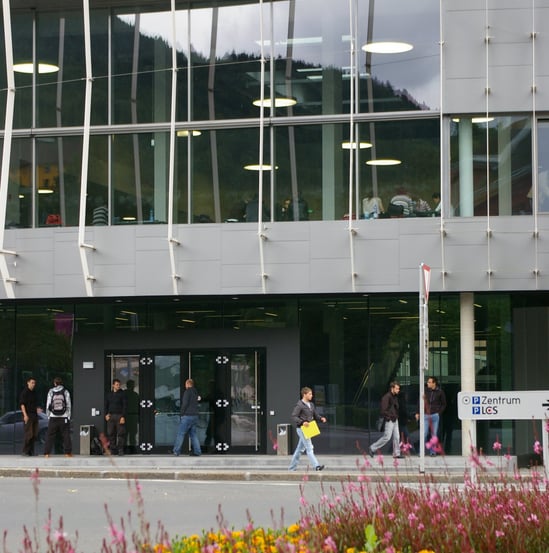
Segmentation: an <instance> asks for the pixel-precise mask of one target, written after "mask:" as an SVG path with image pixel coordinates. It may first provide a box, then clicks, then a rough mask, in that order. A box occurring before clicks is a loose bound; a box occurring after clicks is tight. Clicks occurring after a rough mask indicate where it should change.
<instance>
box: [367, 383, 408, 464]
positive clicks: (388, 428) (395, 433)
mask: <svg viewBox="0 0 549 553" xmlns="http://www.w3.org/2000/svg"><path fill="white" fill-rule="evenodd" d="M399 392H400V384H399V383H398V382H396V381H395V382H391V384H390V385H389V391H388V392H387V393H386V394H385V395H384V396H383V397H382V398H381V416H382V417H383V418H384V419H385V431H384V433H383V436H381V438H379V440H377V442H375V443H373V444H372V445H371V446H370V448H369V452H370V457H373V456H374V455H375V454H376V452H377V450H378V449H381V448H382V447H383V446H384V445H385V444H386V443H388V442H389V440H391V438H392V440H393V458H394V459H401V458H402V455H401V454H400V432H399V429H398V394H399Z"/></svg>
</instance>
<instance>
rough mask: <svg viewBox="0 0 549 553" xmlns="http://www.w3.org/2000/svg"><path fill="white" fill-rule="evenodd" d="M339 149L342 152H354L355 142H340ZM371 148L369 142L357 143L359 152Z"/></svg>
mask: <svg viewBox="0 0 549 553" xmlns="http://www.w3.org/2000/svg"><path fill="white" fill-rule="evenodd" d="M341 147H342V148H343V149H344V150H351V149H352V150H356V142H349V140H347V141H346V142H342V143H341ZM371 147H372V144H371V142H359V143H358V149H359V150H365V149H366V148H371Z"/></svg>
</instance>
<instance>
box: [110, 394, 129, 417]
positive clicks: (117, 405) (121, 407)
mask: <svg viewBox="0 0 549 553" xmlns="http://www.w3.org/2000/svg"><path fill="white" fill-rule="evenodd" d="M126 411H127V397H126V392H125V391H124V390H118V392H114V391H112V392H109V393H108V394H107V397H106V398H105V415H122V416H123V417H125V416H126Z"/></svg>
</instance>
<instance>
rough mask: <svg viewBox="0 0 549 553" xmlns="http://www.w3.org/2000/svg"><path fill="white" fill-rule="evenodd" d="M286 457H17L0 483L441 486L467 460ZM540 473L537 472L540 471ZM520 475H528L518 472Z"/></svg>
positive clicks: (1, 460)
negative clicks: (425, 482)
mask: <svg viewBox="0 0 549 553" xmlns="http://www.w3.org/2000/svg"><path fill="white" fill-rule="evenodd" d="M290 458H291V457H290V456H282V455H257V456H254V455H223V454H221V455H202V456H201V457H188V456H183V455H182V456H179V457H175V456H173V455H124V456H121V457H116V456H115V457H111V456H108V455H102V456H101V455H92V456H84V455H75V456H74V457H70V458H67V457H64V456H63V455H52V456H51V457H49V458H45V457H44V456H36V457H23V456H18V455H2V456H0V477H6V476H21V477H28V476H29V475H30V474H31V472H32V471H33V470H34V469H39V472H40V476H41V477H62V478H127V477H137V478H139V479H155V480H159V479H161V480H288V481H291V480H302V479H303V477H304V475H308V477H309V478H315V479H319V480H323V481H341V480H346V479H349V478H350V479H356V478H358V477H359V476H361V475H364V476H367V477H368V478H370V479H372V480H376V479H384V478H386V477H387V476H391V477H394V476H397V475H398V479H399V480H400V481H403V482H404V481H405V482H411V481H421V480H422V479H423V477H424V476H427V477H428V478H432V479H434V480H439V481H445V482H463V480H464V477H465V475H467V474H469V473H470V470H471V467H470V462H469V459H466V458H464V457H458V456H448V457H443V456H440V457H427V458H425V465H424V466H425V473H424V474H421V473H420V459H419V457H417V456H415V457H405V458H404V459H398V460H396V461H395V460H393V458H392V457H391V456H390V455H387V456H383V457H375V458H373V459H372V458H370V457H368V456H366V457H361V456H359V455H321V456H319V460H320V462H321V463H322V464H324V465H325V467H326V468H325V469H324V470H323V471H321V472H316V471H314V470H311V469H310V468H309V466H308V462H307V457H306V456H305V455H304V456H303V457H302V459H301V463H300V465H299V467H298V470H297V471H295V472H289V471H288V465H289V464H290ZM482 465H483V467H484V468H485V470H482V471H479V474H480V473H481V472H483V473H486V474H489V475H491V476H497V475H499V474H501V473H504V474H507V475H512V474H514V472H515V471H516V470H517V468H516V467H517V463H516V458H513V457H512V458H510V459H506V458H505V457H489V458H484V459H483V462H482ZM540 470H543V469H540ZM520 473H521V475H528V474H529V470H527V469H522V470H521V471H520Z"/></svg>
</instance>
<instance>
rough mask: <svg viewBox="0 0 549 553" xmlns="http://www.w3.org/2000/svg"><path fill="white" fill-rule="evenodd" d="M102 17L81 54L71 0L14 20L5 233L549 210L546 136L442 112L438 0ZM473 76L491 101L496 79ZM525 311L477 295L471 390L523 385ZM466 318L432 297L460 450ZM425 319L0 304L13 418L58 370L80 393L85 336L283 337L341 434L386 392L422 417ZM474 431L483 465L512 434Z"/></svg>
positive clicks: (377, 302)
mask: <svg viewBox="0 0 549 553" xmlns="http://www.w3.org/2000/svg"><path fill="white" fill-rule="evenodd" d="M46 4H47V2H46ZM101 4H102V7H101V8H96V7H94V6H93V2H92V8H91V11H90V13H89V23H90V32H89V37H87V36H85V28H86V25H85V22H86V18H85V17H84V15H88V14H83V13H82V8H81V6H79V5H78V6H77V5H74V4H73V3H70V2H67V3H66V7H65V9H61V8H58V7H55V8H53V7H48V6H42V7H39V8H37V9H34V10H26V9H23V8H18V7H16V8H13V7H12V10H13V13H12V20H11V28H12V35H13V41H12V42H13V44H12V45H5V44H4V35H3V34H1V35H0V51H2V52H4V51H5V50H6V46H8V48H9V47H12V50H13V63H14V67H13V74H11V73H8V70H9V68H8V67H7V66H6V63H9V59H8V61H6V57H5V56H0V121H4V120H5V119H6V117H7V116H9V115H10V113H9V109H8V108H9V102H8V101H7V100H8V99H9V92H10V80H9V78H8V77H11V76H13V78H14V85H15V96H14V109H13V129H14V133H13V135H12V137H11V151H10V158H9V159H3V160H2V162H3V163H4V164H8V166H9V178H7V181H8V182H7V183H2V184H3V185H4V184H5V186H6V188H4V189H3V190H6V189H7V195H6V217H5V221H0V224H3V225H4V226H5V228H6V229H33V228H43V227H77V226H80V225H82V221H84V225H86V226H121V225H141V224H158V225H164V224H170V223H174V224H181V225H192V224H208V223H215V224H225V223H226V224H230V223H256V224H257V223H259V222H264V221H265V222H266V221H268V222H272V223H278V222H288V221H338V220H348V219H350V218H368V219H370V218H380V219H383V218H400V217H407V218H415V217H431V216H432V217H439V216H440V217H442V218H457V217H460V218H465V217H475V216H477V217H490V216H514V215H533V216H536V215H537V214H538V213H546V212H549V177H548V175H549V173H548V170H547V168H548V167H549V125H548V123H547V121H544V120H539V121H538V120H536V115H535V111H534V110H532V112H530V111H528V112H525V111H524V109H522V110H515V111H513V113H512V114H511V113H510V114H498V113H494V114H492V113H491V105H490V101H491V98H490V96H487V98H486V100H485V102H484V98H483V102H482V103H483V107H485V110H484V112H483V113H478V114H473V113H455V114H447V113H446V112H443V111H442V107H443V101H442V100H443V92H442V88H443V85H444V83H442V82H441V79H442V78H443V75H444V68H445V64H446V63H447V59H445V58H444V49H443V48H442V44H443V42H444V40H443V39H444V37H441V36H440V32H441V26H440V19H441V14H440V10H441V3H440V2H439V0H423V1H422V2H420V3H410V2H408V1H407V0H385V1H384V2H374V1H373V0H372V1H370V2H359V1H357V0H355V1H353V2H349V3H344V2H343V3H342V2H341V0H280V1H274V0H273V1H265V2H263V3H261V4H260V3H258V2H254V1H247V0H242V1H236V0H235V1H232V2H222V3H211V2H207V1H198V2H178V3H177V8H176V9H175V10H174V11H173V12H172V11H171V2H169V1H166V0H160V1H157V2H154V3H152V4H151V3H149V2H147V3H145V2H141V1H139V0H137V1H136V2H134V3H132V5H131V7H128V6H127V3H122V4H125V5H124V6H118V5H117V3H116V2H112V6H111V7H110V8H106V7H105V3H101ZM59 5H63V1H61V2H59ZM56 6H58V4H56ZM482 17H488V15H486V16H480V15H479V21H481V20H482ZM484 23H486V24H487V25H486V26H487V28H489V25H488V21H485V22H484ZM172 31H173V32H172ZM88 38H89V40H90V45H91V51H90V54H89V57H87V54H86V39H88ZM463 40H467V41H470V37H469V36H468V35H466V34H464V35H463ZM486 42H487V43H488V41H486ZM457 44H458V46H460V47H464V48H465V47H466V46H467V45H466V44H465V43H460V42H459V41H458V42H457ZM88 62H89V66H90V67H91V75H89V77H90V79H89V80H87V79H88V75H87V73H86V71H87V66H88ZM486 71H488V70H486ZM476 78H478V80H479V82H482V81H483V79H484V80H486V83H485V84H486V87H484V86H482V87H480V88H482V89H483V90H485V93H486V94H487V91H488V90H489V86H488V74H486V75H482V74H478V75H476ZM87 83H91V87H90V90H91V94H90V96H89V98H88V97H87V96H86V85H87ZM87 114H89V125H88V124H87V118H86V115H87ZM481 116H482V117H481ZM88 133H89V145H88V142H87V138H88ZM0 139H1V141H2V143H3V141H4V133H1V136H0ZM84 148H87V150H86V151H83V149H84ZM86 158H89V159H88V163H87V167H86V166H85V165H84V163H83V160H85V159H86ZM536 166H537V170H535V169H534V170H533V169H532V167H534V168H536ZM83 171H85V172H84V174H83ZM82 210H84V213H82V212H81V211H82ZM525 220H527V219H525ZM369 224H370V223H368V225H369ZM488 226H489V225H488ZM224 228H226V227H224ZM536 228H537V227H536ZM81 230H84V229H81ZM149 230H150V229H149ZM441 230H442V231H443V232H441V234H442V235H443V236H445V234H444V233H445V230H444V229H442V227H441ZM536 233H537V230H536ZM82 234H83V233H82ZM16 262H17V261H16ZM14 265H15V264H14ZM491 272H492V270H491V269H490V270H489V274H491ZM538 272H539V271H538V268H537V267H536V268H535V270H534V273H535V274H538ZM173 273H174V274H175V273H176V271H175V270H174V271H173ZM445 275H446V273H445ZM85 276H86V278H88V277H89V276H90V275H88V274H86V275H85ZM176 276H177V277H178V275H176ZM92 278H93V277H92ZM338 289H339V288H338ZM386 289H387V288H383V290H386ZM392 289H393V288H391V290H392ZM452 289H453V288H452ZM494 289H495V288H494ZM504 289H505V290H508V289H509V287H507V286H506V287H505V288H504ZM380 292H382V289H380ZM174 293H175V292H174ZM532 297H535V303H536V304H537V306H538V307H539V306H545V305H547V304H548V303H549V300H548V298H547V297H546V294H545V293H544V292H541V293H537V294H536V295H535V296H532ZM518 306H521V308H524V309H530V308H532V306H531V305H530V304H529V303H528V301H525V300H524V296H523V295H521V294H518V293H500V294H497V293H493V294H485V295H479V294H477V295H476V297H475V372H476V376H477V382H478V385H479V388H483V389H500V390H509V389H513V387H514V386H515V385H516V375H517V368H516V367H514V364H513V352H514V351H515V348H516V345H517V344H516V343H515V341H516V340H518V339H517V338H516V334H515V333H514V332H515V330H516V328H515V327H513V322H514V314H515V312H516V309H518ZM459 319H460V298H459V295H458V293H457V292H456V293H455V294H450V293H448V294H434V295H433V296H432V298H431V303H430V322H431V329H430V344H429V347H430V357H429V363H430V372H432V374H435V375H437V376H438V377H439V378H440V380H441V383H442V385H443V387H444V388H445V390H446V391H447V393H448V398H449V401H450V403H449V409H448V411H447V414H446V417H445V421H444V424H443V428H444V444H445V449H446V451H447V452H449V453H457V452H459V451H460V439H461V437H460V436H458V435H459V432H453V431H454V430H458V429H459V426H460V423H459V421H458V419H457V407H456V405H455V397H456V394H457V391H458V389H459V387H460V342H459V340H460V338H459V333H460V329H459ZM417 323H418V320H417V298H416V297H415V296H414V295H413V294H409V295H404V296H403V295H400V296H398V297H397V296H396V295H390V294H385V293H379V294H376V295H370V296H367V295H365V296H362V295H353V296H344V297H332V296H329V297H328V296H326V297H316V296H312V297H300V298H296V297H283V298H277V299H274V298H271V297H254V296H250V297H249V298H247V299H246V300H242V299H240V301H238V302H233V301H231V300H229V299H228V298H214V299H211V298H186V299H185V300H181V301H180V302H179V303H178V305H177V307H174V303H173V302H172V299H171V298H167V299H165V300H162V299H155V300H152V299H150V300H148V299H132V300H128V301H126V300H124V301H122V302H120V303H117V302H115V301H114V300H113V301H111V300H105V299H101V300H97V299H96V300H94V301H93V302H92V301H73V302H68V303H67V304H65V305H57V304H51V303H48V302H34V303H30V302H20V303H18V302H17V301H15V302H12V303H9V305H8V304H6V305H0V325H1V327H2V332H1V334H0V336H1V338H0V344H1V346H0V359H1V362H0V363H1V364H0V377H1V381H0V400H1V409H2V411H6V410H9V409H15V408H16V407H17V405H16V400H17V393H18V390H19V389H20V388H21V387H22V385H23V382H24V380H25V378H26V376H27V375H29V374H35V375H36V376H37V378H38V387H39V390H40V391H41V392H43V391H44V390H45V389H46V387H47V386H48V385H49V383H50V381H51V378H52V375H53V373H56V374H58V373H61V375H62V376H64V379H65V382H67V383H68V384H69V385H70V383H71V374H72V373H71V371H72V355H73V345H74V342H73V341H74V339H75V337H78V336H85V335H90V336H96V337H103V336H106V335H114V336H118V335H122V334H124V333H132V334H134V335H139V333H140V332H144V331H147V332H153V333H154V332H158V333H160V332H164V331H165V330H166V329H169V330H172V331H175V332H186V331H188V330H190V329H197V328H198V329H204V330H225V329H232V330H234V331H238V330H240V329H250V328H258V329H262V330H265V331H267V330H269V329H274V328H292V329H297V330H298V332H299V336H300V351H301V380H302V381H303V382H306V383H309V384H311V385H314V386H315V395H316V396H317V398H318V399H317V403H319V404H320V406H321V407H322V408H323V409H324V410H325V411H326V412H327V413H328V414H329V415H330V418H331V420H333V421H334V424H335V425H336V427H340V428H344V429H346V430H349V431H352V432H353V433H355V434H357V435H360V434H361V433H363V432H370V431H371V430H370V429H372V428H373V423H374V421H375V417H376V415H377V409H378V406H377V402H378V401H379V398H380V396H381V394H382V393H383V392H384V391H385V389H386V387H387V383H388V382H389V381H390V380H391V379H395V378H396V379H398V380H400V381H401V383H402V385H403V390H404V392H405V394H406V396H407V399H408V403H409V405H410V406H411V407H410V409H412V410H413V409H414V406H415V405H416V403H417V397H418V395H419V390H418V384H419V378H418V366H417V363H418V361H417V359H418V346H417V343H418V337H417ZM477 428H478V429H479V432H478V434H479V446H481V447H484V448H485V450H488V449H489V448H490V447H491V443H492V441H493V440H494V433H500V432H501V435H502V436H505V437H507V438H509V440H510V441H512V438H513V428H514V427H513V425H512V424H511V423H499V422H497V423H492V425H489V424H488V423H484V422H479V423H478V425H477ZM414 430H415V427H414V422H413V420H411V422H410V431H411V432H413V431H414ZM330 447H331V448H332V449H333V450H334V451H341V450H342V448H343V449H344V448H353V443H352V440H351V441H346V442H345V444H342V443H335V442H334V443H331V444H330ZM348 452H349V453H352V452H354V451H348Z"/></svg>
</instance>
